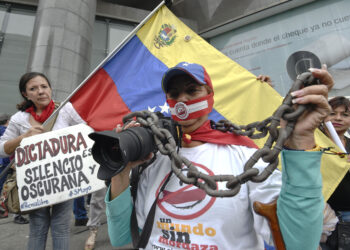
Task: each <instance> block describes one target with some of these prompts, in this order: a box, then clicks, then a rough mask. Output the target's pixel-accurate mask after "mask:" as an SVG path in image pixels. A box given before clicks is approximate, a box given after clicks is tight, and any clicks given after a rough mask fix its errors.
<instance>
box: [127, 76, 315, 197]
mask: <svg viewBox="0 0 350 250" xmlns="http://www.w3.org/2000/svg"><path fill="white" fill-rule="evenodd" d="M313 84H319V82H318V80H317V79H316V78H314V77H313V76H312V74H311V73H309V72H305V73H303V74H301V75H299V76H298V77H297V79H296V81H295V82H294V83H293V85H292V87H291V89H290V90H289V92H288V94H287V95H286V97H285V98H284V100H283V102H282V105H281V106H280V107H278V108H277V110H276V111H275V112H274V113H273V115H272V116H271V117H269V118H267V119H265V120H264V121H262V122H253V123H251V124H248V125H246V126H238V125H235V124H233V123H231V122H229V121H227V120H222V121H219V122H218V123H216V124H215V125H214V127H215V128H216V129H218V130H220V131H223V132H231V133H236V134H239V135H244V136H248V137H250V138H251V139H259V138H263V137H265V136H266V135H267V134H269V137H268V139H267V141H266V143H265V145H264V147H263V148H261V149H258V150H257V151H255V153H254V154H253V155H252V156H251V157H250V158H249V159H248V161H247V162H246V163H245V165H244V172H243V173H241V174H239V175H237V176H234V175H213V176H209V175H207V174H205V173H202V172H200V171H199V170H198V169H197V168H196V167H195V166H194V165H193V164H192V162H191V161H189V160H188V159H186V158H185V157H183V156H181V155H179V154H178V153H177V150H176V142H175V139H174V138H173V136H172V134H171V133H170V132H169V131H168V130H167V129H165V128H161V127H159V126H158V120H159V118H158V116H157V115H156V114H154V113H152V112H149V111H138V112H133V113H130V114H128V115H126V116H125V117H124V118H123V122H124V123H125V122H127V121H128V120H130V119H133V118H134V117H136V120H137V121H138V122H139V123H140V124H141V125H142V126H144V127H148V128H150V129H151V130H152V132H153V135H154V141H155V143H156V145H157V148H158V150H159V152H160V153H161V154H163V155H168V156H169V158H170V160H171V168H172V170H173V172H174V173H175V174H176V176H177V177H178V178H179V179H180V180H181V181H182V182H184V183H186V184H192V185H195V186H197V187H198V188H200V189H203V190H204V191H205V192H206V193H207V194H208V195H210V196H215V197H231V196H235V195H236V194H237V193H238V192H239V190H240V188H241V185H242V184H244V183H246V182H247V181H253V182H263V181H265V180H266V179H267V178H268V177H269V176H270V175H271V173H272V172H273V171H274V170H275V169H276V167H277V165H278V154H279V153H280V151H281V150H282V147H283V145H284V143H285V141H286V140H287V138H288V137H289V135H290V134H291V133H292V131H293V129H294V126H295V123H296V120H297V119H298V117H299V116H300V115H301V114H303V113H304V111H305V110H306V108H307V106H306V105H298V107H297V109H294V108H293V103H292V96H291V95H290V93H291V92H293V91H295V90H299V89H300V88H302V87H304V86H309V85H313ZM281 119H284V120H285V121H286V122H287V124H286V126H285V127H284V128H281V127H280V121H281ZM260 158H261V159H262V160H263V161H264V162H266V163H269V164H268V165H267V166H266V167H265V169H264V170H263V171H261V173H260V172H259V170H258V169H257V168H254V165H255V163H256V162H257V161H258V160H259V159H260ZM184 166H186V167H187V170H188V171H187V175H184V174H183V168H184ZM217 182H226V188H227V189H225V190H218V188H217Z"/></svg>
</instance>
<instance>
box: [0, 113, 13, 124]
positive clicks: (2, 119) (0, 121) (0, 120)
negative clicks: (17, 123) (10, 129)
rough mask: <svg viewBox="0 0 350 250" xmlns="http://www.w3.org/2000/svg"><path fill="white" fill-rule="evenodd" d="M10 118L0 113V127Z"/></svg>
mask: <svg viewBox="0 0 350 250" xmlns="http://www.w3.org/2000/svg"><path fill="white" fill-rule="evenodd" d="M10 118H11V116H10V115H9V114H6V113H0V125H3V124H5V123H6V122H7V121H8V120H10Z"/></svg>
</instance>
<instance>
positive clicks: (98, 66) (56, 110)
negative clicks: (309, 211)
mask: <svg viewBox="0 0 350 250" xmlns="http://www.w3.org/2000/svg"><path fill="white" fill-rule="evenodd" d="M164 4H171V1H169V0H163V1H162V2H161V3H160V4H159V5H158V6H157V7H156V8H155V9H154V10H152V11H151V12H150V13H149V14H148V15H147V16H146V17H145V18H144V19H143V20H142V21H141V22H140V23H139V24H138V25H137V26H136V27H135V28H134V29H133V30H132V31H131V32H130V33H129V34H128V35H127V36H126V37H125V38H124V40H123V41H121V42H120V43H119V45H118V46H117V47H115V48H114V49H113V51H112V52H111V53H109V54H108V56H107V57H106V58H105V59H103V60H102V62H101V63H100V64H99V65H97V66H96V68H95V69H94V70H93V71H92V72H91V73H90V74H89V75H88V76H87V77H86V78H85V79H84V80H83V81H82V82H81V83H80V84H79V86H78V87H77V88H76V89H75V90H74V91H73V92H72V93H71V94H70V95H69V96H68V97H67V98H66V99H65V100H64V101H63V102H61V103H60V106H59V107H58V108H57V109H55V111H54V112H53V113H52V114H51V115H50V116H49V118H47V119H46V121H45V122H44V123H43V126H45V125H46V124H47V123H48V122H49V121H50V120H51V119H52V118H53V117H54V116H55V115H56V113H57V112H59V111H60V110H61V108H62V107H63V106H64V104H66V103H67V102H68V101H69V99H70V98H72V96H73V95H74V94H75V93H76V92H78V90H79V89H80V88H81V87H82V86H83V85H84V84H85V83H86V82H87V81H88V80H89V79H90V77H91V76H92V75H93V74H95V73H96V71H97V70H99V69H100V68H102V66H103V65H104V64H105V63H106V62H107V61H108V60H109V59H110V58H112V57H113V56H114V55H115V54H117V53H118V52H119V50H121V49H122V48H123V47H124V45H125V44H126V43H127V42H128V41H129V40H130V39H131V38H132V37H133V36H134V35H135V34H136V33H137V31H138V30H139V29H140V28H141V27H142V26H143V25H144V24H145V23H146V22H147V21H148V20H149V19H150V18H151V17H152V16H153V15H154V13H156V12H157V11H158V10H159V9H160V8H161V7H162V6H163V5H164ZM14 161H15V159H12V161H11V162H10V163H9V164H8V165H7V166H6V168H5V169H4V170H3V171H2V172H1V173H0V178H1V177H2V176H3V175H5V174H6V173H7V171H8V170H9V169H10V166H11V165H12V164H13V163H14Z"/></svg>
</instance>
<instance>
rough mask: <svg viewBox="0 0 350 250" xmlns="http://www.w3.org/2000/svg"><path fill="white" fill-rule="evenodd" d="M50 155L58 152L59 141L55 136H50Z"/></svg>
mask: <svg viewBox="0 0 350 250" xmlns="http://www.w3.org/2000/svg"><path fill="white" fill-rule="evenodd" d="M50 142H51V147H52V154H53V155H52V156H56V155H58V153H59V152H60V141H59V140H58V139H57V138H51V139H50Z"/></svg>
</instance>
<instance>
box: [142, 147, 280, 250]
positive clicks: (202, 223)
mask: <svg viewBox="0 0 350 250" xmlns="http://www.w3.org/2000/svg"><path fill="white" fill-rule="evenodd" d="M255 150H256V149H251V148H247V147H245V146H234V145H229V146H222V145H217V144H211V143H205V144H203V145H200V146H198V147H194V148H181V149H180V154H181V155H182V156H184V157H186V158H188V159H191V161H192V162H193V163H194V165H195V166H196V167H197V168H198V169H199V170H200V171H201V172H204V173H206V174H209V175H213V174H215V175H224V174H229V175H235V176H237V175H239V174H241V173H242V172H244V171H243V167H244V163H245V162H246V161H247V160H248V159H249V157H250V156H251V155H252V154H253V153H254V152H255ZM157 157H158V159H157V160H156V161H155V162H154V163H153V164H152V165H151V166H149V167H148V168H147V169H146V170H145V171H144V172H143V174H142V175H141V178H140V182H139V189H138V193H137V201H136V211H137V218H138V223H139V227H140V228H143V226H144V222H145V219H146V217H147V214H148V211H149V210H150V208H151V206H152V204H153V202H154V200H155V198H156V195H157V193H158V191H159V189H160V187H161V186H162V183H163V182H164V181H165V179H166V177H167V175H168V173H169V171H170V160H169V158H168V157H167V156H164V155H160V154H159V155H157ZM265 166H266V163H263V162H262V161H261V162H260V161H259V162H258V163H257V164H256V165H255V166H254V167H255V168H259V169H263V168H264V167H265ZM151 183H152V185H150V184H151ZM225 184H226V183H220V184H219V187H218V188H219V189H220V190H222V189H226V188H225ZM281 185H282V182H281V172H280V171H279V170H276V171H274V172H273V174H272V175H271V176H270V177H269V178H268V179H267V180H266V181H264V182H263V183H253V182H250V181H249V182H247V183H246V184H244V185H242V186H241V189H240V192H239V193H238V194H237V195H236V196H234V197H231V198H215V197H211V196H208V195H206V194H205V192H204V191H202V190H201V189H198V188H197V187H195V186H193V185H187V184H184V183H181V182H180V180H179V179H178V178H177V177H176V176H175V174H173V176H172V177H171V179H170V181H169V182H168V184H167V185H166V187H165V189H164V192H163V193H162V194H161V195H160V197H159V202H158V204H157V208H156V212H155V219H154V224H153V229H152V230H153V231H152V234H151V237H150V240H149V242H148V245H147V247H146V249H245V250H249V249H264V243H263V240H265V241H267V242H268V243H270V240H271V236H270V229H269V227H268V224H267V221H266V220H265V219H263V217H261V216H259V215H257V214H255V213H254V212H253V209H252V204H253V202H254V201H261V202H265V203H267V202H270V201H272V200H273V199H276V198H277V196H278V194H279V192H280V188H281Z"/></svg>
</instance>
